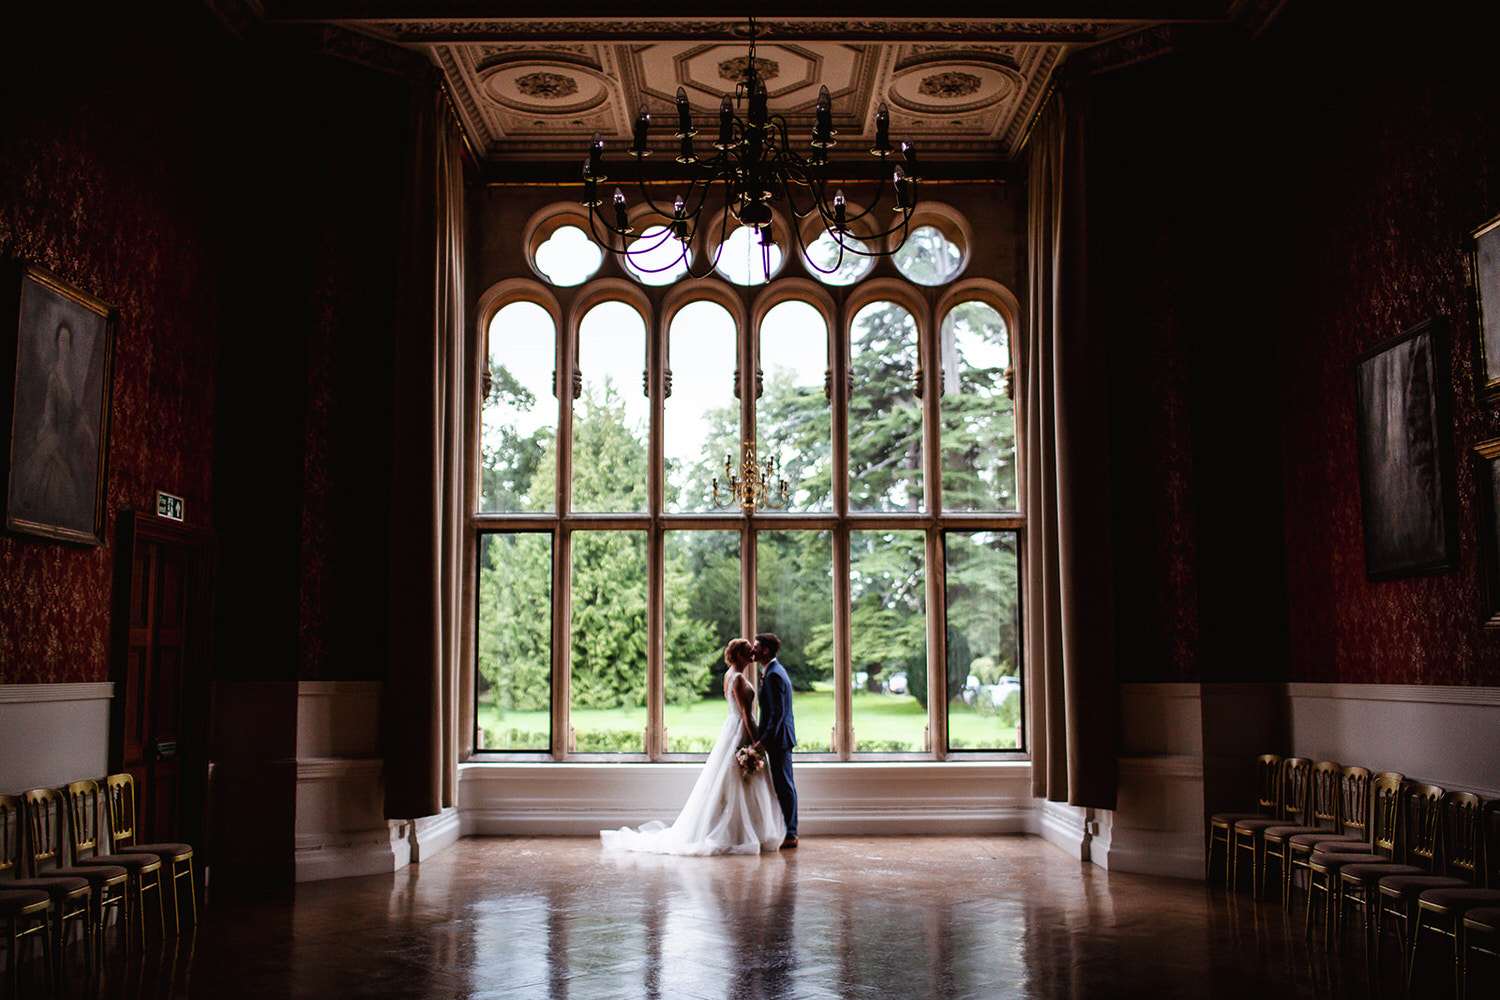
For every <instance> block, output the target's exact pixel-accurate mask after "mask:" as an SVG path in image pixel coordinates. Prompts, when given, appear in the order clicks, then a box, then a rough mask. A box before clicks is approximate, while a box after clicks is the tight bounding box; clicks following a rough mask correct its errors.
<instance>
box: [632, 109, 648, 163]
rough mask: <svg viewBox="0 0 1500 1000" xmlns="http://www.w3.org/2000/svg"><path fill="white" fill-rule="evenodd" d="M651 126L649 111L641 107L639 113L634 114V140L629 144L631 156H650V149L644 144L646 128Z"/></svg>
mask: <svg viewBox="0 0 1500 1000" xmlns="http://www.w3.org/2000/svg"><path fill="white" fill-rule="evenodd" d="M650 126H651V112H650V111H648V110H647V109H646V108H641V113H640V114H638V115H636V116H635V142H634V143H632V144H631V147H630V152H631V155H633V156H650V155H651V149H650V148H649V147H648V146H647V144H646V130H647V129H648V128H649V127H650Z"/></svg>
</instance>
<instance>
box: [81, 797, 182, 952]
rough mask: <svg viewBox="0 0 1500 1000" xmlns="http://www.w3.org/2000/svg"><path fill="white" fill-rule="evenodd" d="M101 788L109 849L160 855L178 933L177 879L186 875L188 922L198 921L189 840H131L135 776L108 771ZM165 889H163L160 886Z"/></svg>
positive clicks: (179, 909)
mask: <svg viewBox="0 0 1500 1000" xmlns="http://www.w3.org/2000/svg"><path fill="white" fill-rule="evenodd" d="M104 789H105V793H106V797H107V798H108V800H109V840H110V850H111V851H113V852H116V853H127V854H151V855H155V856H156V857H158V858H160V859H161V863H162V870H163V874H165V875H166V877H167V880H168V882H167V887H169V888H170V889H171V891H172V928H173V931H174V932H175V933H177V934H181V933H182V893H181V891H180V888H179V886H178V883H179V882H180V881H181V880H182V879H187V889H188V902H189V904H190V906H191V911H190V912H191V916H192V923H194V924H196V923H197V922H198V888H197V884H196V883H195V881H194V879H193V847H192V845H191V844H178V843H155V844H137V843H136V842H135V824H136V811H135V779H134V778H132V777H131V776H130V775H129V774H111V775H109V776H107V777H106V778H105V779H104ZM163 891H165V889H163Z"/></svg>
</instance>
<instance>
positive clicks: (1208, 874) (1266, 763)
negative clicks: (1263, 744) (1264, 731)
mask: <svg viewBox="0 0 1500 1000" xmlns="http://www.w3.org/2000/svg"><path fill="white" fill-rule="evenodd" d="M1255 800H1256V801H1255V804H1256V811H1255V812H1218V813H1214V814H1213V815H1212V816H1210V817H1209V818H1208V852H1207V854H1206V860H1205V862H1204V877H1205V878H1209V879H1211V878H1213V874H1214V853H1215V852H1214V848H1215V847H1218V846H1219V845H1221V844H1222V845H1223V850H1222V852H1220V853H1222V855H1223V858H1224V888H1226V889H1228V888H1229V887H1230V886H1231V885H1232V884H1233V882H1234V858H1233V856H1232V854H1231V848H1232V843H1233V840H1234V824H1235V823H1237V822H1239V821H1240V820H1242V819H1263V818H1275V816H1276V815H1277V811H1278V810H1279V809H1280V808H1281V755H1280V754H1274V753H1266V754H1261V755H1260V756H1259V757H1257V758H1255Z"/></svg>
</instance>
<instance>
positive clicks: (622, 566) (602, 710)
mask: <svg viewBox="0 0 1500 1000" xmlns="http://www.w3.org/2000/svg"><path fill="white" fill-rule="evenodd" d="M646 579H647V575H646V535H645V533H644V532H641V531H578V532H574V533H573V565H572V578H571V587H572V600H571V601H570V602H569V606H570V607H571V609H572V613H573V620H572V628H571V630H570V631H571V634H572V681H571V683H570V684H569V689H570V691H571V694H572V703H571V705H570V706H569V708H570V715H569V718H570V719H571V720H572V723H573V735H574V739H575V741H576V743H575V749H577V751H578V752H579V753H600V752H618V753H643V752H645V749H646V679H647V671H646V640H647V635H648V632H647V629H646ZM722 721H723V720H722V719H721V720H720V722H722Z"/></svg>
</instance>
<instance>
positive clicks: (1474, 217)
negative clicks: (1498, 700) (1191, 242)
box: [1263, 4, 1500, 685]
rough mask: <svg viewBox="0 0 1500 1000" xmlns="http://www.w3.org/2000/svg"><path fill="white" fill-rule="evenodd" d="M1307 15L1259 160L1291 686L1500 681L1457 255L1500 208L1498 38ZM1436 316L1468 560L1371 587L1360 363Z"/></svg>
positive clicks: (1272, 70)
mask: <svg viewBox="0 0 1500 1000" xmlns="http://www.w3.org/2000/svg"><path fill="white" fill-rule="evenodd" d="M1301 6H1303V7H1311V8H1312V9H1311V10H1308V11H1307V12H1305V13H1302V14H1301V15H1300V16H1294V17H1292V18H1289V21H1288V23H1287V24H1286V25H1284V28H1285V30H1284V31H1280V32H1278V33H1277V34H1276V35H1275V36H1274V39H1273V44H1272V45H1271V46H1270V51H1269V52H1268V53H1267V58H1266V61H1265V65H1266V67H1267V73H1266V74H1265V76H1264V78H1263V83H1264V84H1265V85H1266V87H1267V89H1268V91H1269V97H1270V99H1271V101H1272V104H1271V107H1272V109H1273V111H1274V113H1273V114H1271V115H1268V116H1267V118H1266V119H1265V124H1266V128H1267V132H1266V138H1267V140H1268V143H1267V145H1268V147H1269V148H1271V149H1274V150H1275V151H1276V153H1277V158H1278V159H1281V160H1284V164H1285V169H1284V170H1278V171H1277V175H1278V181H1279V183H1278V184H1277V185H1276V190H1277V191H1278V195H1279V198H1278V201H1279V204H1278V205H1277V206H1276V207H1277V210H1278V211H1277V213H1276V215H1275V217H1274V223H1275V228H1274V231H1273V236H1272V242H1273V245H1274V246H1275V247H1276V250H1277V255H1278V257H1279V260H1278V263H1277V266H1276V269H1275V272H1274V275H1273V277H1274V283H1273V285H1272V288H1271V289H1270V290H1271V292H1272V293H1273V295H1274V310H1275V312H1274V315H1273V318H1272V320H1273V330H1274V332H1275V333H1276V335H1277V336H1276V345H1277V351H1276V354H1275V356H1274V361H1275V366H1276V370H1277V373H1278V394H1277V401H1278V407H1277V409H1278V423H1279V427H1280V433H1281V439H1282V441H1283V469H1284V489H1283V493H1282V502H1283V505H1284V507H1285V509H1286V553H1287V555H1286V559H1287V581H1288V609H1289V619H1288V620H1289V622H1290V634H1291V649H1290V659H1291V666H1292V670H1291V675H1292V678H1293V679H1294V680H1305V681H1361V682H1369V683H1393V684H1394V683H1400V684H1456V685H1497V684H1500V634H1497V633H1496V632H1493V631H1486V630H1484V629H1482V628H1481V627H1480V625H1481V622H1482V621H1483V619H1484V617H1486V615H1485V603H1484V602H1485V597H1484V583H1483V573H1482V571H1481V570H1480V568H1479V555H1478V554H1479V550H1480V542H1479V538H1478V534H1477V519H1476V516H1475V477H1474V471H1475V469H1474V465H1473V461H1472V452H1471V449H1472V447H1473V446H1474V444H1476V443H1477V442H1479V441H1481V440H1484V439H1486V438H1490V437H1494V436H1496V433H1497V430H1500V419H1497V411H1496V408H1495V406H1493V405H1485V404H1482V403H1480V402H1478V401H1476V398H1475V392H1474V377H1475V376H1474V366H1473V358H1474V351H1475V343H1476V336H1477V334H1476V330H1475V324H1474V319H1473V312H1472V308H1471V295H1472V293H1471V290H1470V289H1469V288H1468V287H1467V284H1466V280H1465V275H1466V265H1465V257H1464V253H1465V249H1466V245H1467V239H1468V234H1469V233H1470V232H1471V231H1472V230H1473V229H1474V228H1475V227H1476V226H1478V225H1479V224H1480V223H1482V222H1484V221H1485V220H1487V219H1489V218H1491V217H1493V216H1494V215H1495V214H1496V213H1497V212H1500V87H1497V86H1496V76H1495V61H1494V54H1493V52H1492V51H1491V49H1490V48H1489V46H1488V45H1487V39H1489V38H1492V37H1493V33H1492V32H1491V31H1487V30H1483V29H1484V26H1483V25H1482V24H1479V23H1477V21H1476V22H1475V23H1471V24H1463V23H1455V22H1454V21H1453V20H1450V19H1448V18H1442V19H1428V18H1405V17H1404V18H1402V19H1401V20H1400V21H1396V20H1394V19H1391V20H1380V19H1378V17H1377V19H1376V20H1374V21H1373V22H1365V23H1361V24H1354V25H1351V24H1348V23H1345V22H1343V21H1341V20H1340V21H1335V20H1334V19H1333V18H1332V17H1331V16H1329V15H1326V14H1324V13H1323V11H1321V10H1319V9H1318V7H1319V5H1306V4H1304V5H1301ZM1325 18H1327V19H1326V20H1325ZM1439 20H1440V21H1442V24H1441V25H1438V24H1437V21H1439ZM1459 20H1461V16H1460V18H1459ZM1429 317H1441V318H1442V319H1444V320H1446V323H1447V327H1448V330H1449V332H1450V333H1451V336H1452V342H1451V348H1452V349H1451V352H1450V353H1451V356H1452V373H1451V381H1452V412H1453V426H1452V433H1453V445H1454V452H1455V457H1456V459H1457V461H1456V462H1455V465H1456V470H1457V476H1456V482H1457V497H1458V517H1459V554H1460V561H1459V565H1458V567H1457V569H1456V570H1454V571H1452V572H1448V573H1443V574H1439V575H1435V576H1425V577H1413V578H1408V579H1402V580H1394V581H1388V582H1371V581H1369V580H1368V579H1367V578H1366V575H1365V566H1364V558H1363V551H1364V550H1363V538H1362V534H1361V531H1362V528H1361V525H1362V519H1361V511H1360V493H1359V486H1358V475H1359V465H1358V454H1357V448H1356V441H1355V429H1354V395H1353V379H1352V374H1351V365H1352V363H1353V361H1354V359H1355V357H1356V356H1357V355H1358V354H1359V353H1360V352H1361V351H1364V350H1366V349H1368V348H1371V347H1374V346H1375V345H1377V344H1379V343H1381V342H1382V341H1384V340H1386V339H1388V338H1390V337H1392V336H1395V335H1397V334H1399V333H1401V332H1402V331H1404V330H1407V329H1409V328H1410V327H1412V326H1413V325H1415V324H1416V323H1418V322H1420V321H1422V320H1424V319H1427V318H1429Z"/></svg>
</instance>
